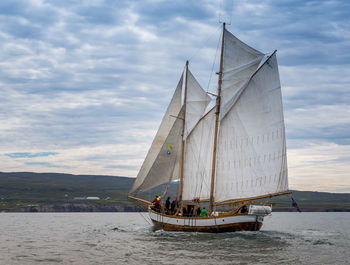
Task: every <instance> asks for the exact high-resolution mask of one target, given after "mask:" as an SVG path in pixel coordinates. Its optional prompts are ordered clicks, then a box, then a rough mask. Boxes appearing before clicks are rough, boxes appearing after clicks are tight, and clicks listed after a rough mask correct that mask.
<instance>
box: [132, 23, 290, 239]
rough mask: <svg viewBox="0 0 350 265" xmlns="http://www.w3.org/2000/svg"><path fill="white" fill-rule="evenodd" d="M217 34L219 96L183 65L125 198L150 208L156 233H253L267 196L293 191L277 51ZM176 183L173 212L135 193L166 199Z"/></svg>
mask: <svg viewBox="0 0 350 265" xmlns="http://www.w3.org/2000/svg"><path fill="white" fill-rule="evenodd" d="M221 36H222V37H221V38H222V40H221V56H220V69H219V72H218V73H217V74H218V88H217V93H216V94H211V93H210V94H211V96H209V95H208V93H207V92H205V91H204V90H203V88H202V87H201V86H200V84H199V83H198V81H197V80H196V79H195V77H194V75H193V74H192V73H191V71H190V70H189V63H188V61H187V62H186V68H185V69H186V70H185V72H184V73H183V74H182V76H181V78H180V81H179V83H178V85H177V87H176V89H175V92H174V95H173V97H172V99H171V102H170V104H169V106H168V108H167V111H166V113H165V115H164V117H163V120H162V122H161V124H160V127H159V129H158V132H157V134H156V136H155V138H154V140H153V143H152V145H151V147H150V149H149V152H148V154H147V156H146V158H145V160H144V162H143V164H142V166H141V169H140V171H139V173H138V175H137V178H136V180H135V182H134V184H133V187H132V189H131V191H130V195H129V196H128V197H129V198H131V199H134V200H136V201H138V202H141V203H144V204H145V205H147V206H148V212H149V217H150V219H151V220H152V222H153V225H154V228H155V229H163V230H166V231H188V232H190V231H194V232H214V233H218V232H233V231H257V230H260V228H261V227H262V224H263V220H264V217H265V216H266V215H270V214H271V212H272V203H271V202H270V198H272V197H275V196H282V195H285V194H289V193H291V192H290V191H289V190H288V172H287V171H288V170H287V156H286V138H285V125H284V117H283V105H282V96H281V85H280V80H279V73H278V65H277V59H276V51H274V52H273V53H270V54H264V53H262V52H260V51H258V50H256V49H254V48H252V47H250V46H249V45H247V44H245V43H244V42H242V41H241V40H239V39H238V38H237V37H235V36H234V35H233V34H232V33H231V32H229V31H228V30H227V29H226V27H225V23H223V29H222V35H221ZM183 83H184V84H183ZM183 87H184V91H183ZM212 98H213V100H212ZM211 101H213V102H215V104H214V106H213V107H212V108H210V102H211ZM174 180H180V181H179V184H178V185H179V191H178V198H179V200H178V203H179V207H177V208H176V209H175V210H174V211H172V212H171V211H169V210H168V209H166V208H165V206H164V205H162V206H161V207H159V208H158V209H157V208H156V207H155V206H154V205H152V203H151V202H150V201H146V200H144V199H142V198H139V197H136V195H135V194H139V193H142V192H145V191H148V190H151V189H152V188H154V187H157V186H159V185H161V184H163V186H165V184H166V183H167V184H166V188H165V192H164V194H163V196H162V199H163V201H164V198H166V194H167V191H168V188H169V185H170V184H171V182H173V181H174ZM205 207H208V208H207V209H208V211H207V215H205V214H204V215H205V216H198V215H197V214H196V212H197V211H198V208H200V209H203V208H205Z"/></svg>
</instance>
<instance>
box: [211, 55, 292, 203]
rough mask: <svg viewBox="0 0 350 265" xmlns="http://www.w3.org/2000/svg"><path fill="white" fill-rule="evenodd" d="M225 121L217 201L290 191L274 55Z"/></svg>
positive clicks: (217, 182) (220, 137) (221, 138)
mask: <svg viewBox="0 0 350 265" xmlns="http://www.w3.org/2000/svg"><path fill="white" fill-rule="evenodd" d="M238 93H239V96H238V97H235V98H236V99H235V101H232V102H231V103H230V108H229V109H228V110H227V113H226V115H225V116H224V117H223V118H222V119H221V121H220V133H219V137H218V152H217V167H216V168H217V170H216V181H215V201H217V202H218V201H219V202H220V201H225V200H232V199H239V198H250V197H255V196H259V195H267V194H273V193H277V192H281V191H286V190H287V189H288V178H287V158H286V139H285V129H284V118H283V106H282V96H281V85H280V80H279V74H278V66H277V60H276V55H275V54H273V55H272V56H271V57H270V58H269V59H268V60H267V61H266V62H265V63H264V64H263V65H262V67H261V68H260V69H259V70H258V71H257V72H256V74H254V75H253V77H252V78H250V80H249V81H248V83H247V84H246V85H245V86H244V87H243V88H242V89H241V90H240V91H238Z"/></svg>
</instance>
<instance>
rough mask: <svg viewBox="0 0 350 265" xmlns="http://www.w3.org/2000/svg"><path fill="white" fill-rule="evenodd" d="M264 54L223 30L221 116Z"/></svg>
mask: <svg viewBox="0 0 350 265" xmlns="http://www.w3.org/2000/svg"><path fill="white" fill-rule="evenodd" d="M263 57H264V54H263V53H261V52H259V51H257V50H255V49H253V48H252V47H250V46H248V45H247V44H245V43H244V42H242V41H241V40H239V39H238V38H236V37H235V36H234V35H233V34H232V33H230V32H229V31H227V30H225V39H224V56H223V81H222V87H221V89H222V90H221V114H222V116H224V115H225V114H226V112H227V109H228V108H230V107H229V106H227V103H228V102H229V101H230V100H231V99H232V98H233V97H234V95H235V94H236V93H237V91H238V90H239V89H240V88H241V87H242V86H244V85H245V84H246V82H247V81H248V80H249V78H250V77H251V75H252V74H253V73H254V72H255V71H256V69H257V68H258V66H259V64H260V62H261V59H262V58H263Z"/></svg>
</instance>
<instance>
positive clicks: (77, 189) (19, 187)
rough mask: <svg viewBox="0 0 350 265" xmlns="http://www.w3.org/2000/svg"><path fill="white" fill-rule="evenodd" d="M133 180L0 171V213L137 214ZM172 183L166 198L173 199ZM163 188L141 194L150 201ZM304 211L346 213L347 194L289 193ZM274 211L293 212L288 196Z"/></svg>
mask: <svg viewBox="0 0 350 265" xmlns="http://www.w3.org/2000/svg"><path fill="white" fill-rule="evenodd" d="M133 181H134V178H127V177H114V176H97V175H71V174H60V173H32V172H12V173H5V172H0V212H139V211H142V210H144V208H143V209H141V208H139V207H138V206H137V205H135V204H134V202H132V201H130V200H128V199H127V195H128V192H129V190H130V188H131V185H132V183H133ZM176 185H177V184H175V185H174V186H173V187H172V188H171V189H170V190H169V195H170V196H172V197H175V195H174V194H176V190H177V186H176ZM162 188H164V187H160V188H158V189H154V190H152V191H150V192H148V193H146V194H144V196H145V199H147V200H151V199H152V197H153V196H154V195H155V194H161V190H162ZM292 196H293V198H294V199H295V200H296V201H297V202H298V204H299V206H300V208H301V210H302V211H304V212H350V193H328V192H312V191H293V195H292ZM271 202H273V203H274V206H273V211H274V212H293V211H295V209H294V208H293V207H292V206H291V199H290V196H282V197H278V198H274V199H272V200H271Z"/></svg>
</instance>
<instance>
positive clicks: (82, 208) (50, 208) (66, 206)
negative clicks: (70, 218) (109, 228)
mask: <svg viewBox="0 0 350 265" xmlns="http://www.w3.org/2000/svg"><path fill="white" fill-rule="evenodd" d="M140 211H142V210H140V208H138V207H137V206H132V205H131V206H128V205H123V204H106V205H103V204H102V205H101V204H95V203H69V202H67V203H55V204H45V205H30V206H24V207H20V208H16V209H4V210H2V212H49V213H51V212H140Z"/></svg>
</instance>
